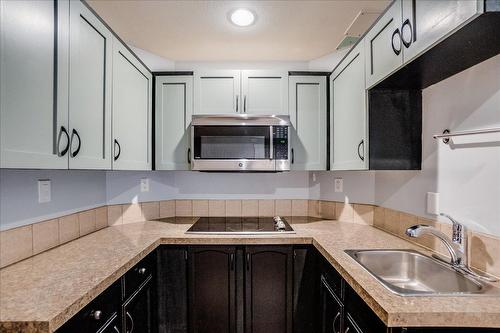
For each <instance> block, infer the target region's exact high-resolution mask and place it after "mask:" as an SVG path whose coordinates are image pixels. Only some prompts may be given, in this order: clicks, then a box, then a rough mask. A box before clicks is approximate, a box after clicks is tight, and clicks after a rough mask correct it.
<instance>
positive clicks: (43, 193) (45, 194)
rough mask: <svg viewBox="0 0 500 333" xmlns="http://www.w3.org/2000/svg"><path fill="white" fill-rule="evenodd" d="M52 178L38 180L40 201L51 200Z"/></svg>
mask: <svg viewBox="0 0 500 333" xmlns="http://www.w3.org/2000/svg"><path fill="white" fill-rule="evenodd" d="M50 187H51V186H50V179H39V180H38V203H46V202H50V200H51V193H50V192H51V191H50Z"/></svg>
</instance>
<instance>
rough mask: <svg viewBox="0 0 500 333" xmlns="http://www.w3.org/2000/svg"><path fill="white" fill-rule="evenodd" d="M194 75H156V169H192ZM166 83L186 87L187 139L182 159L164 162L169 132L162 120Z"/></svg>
mask: <svg viewBox="0 0 500 333" xmlns="http://www.w3.org/2000/svg"><path fill="white" fill-rule="evenodd" d="M193 81H194V80H193V76H191V75H172V76H156V77H155V169H156V170H190V169H191V163H190V159H191V137H190V135H189V134H190V125H191V119H192V116H193ZM165 84H167V85H168V84H170V85H182V86H183V87H184V94H185V95H184V121H183V130H184V138H183V140H185V154H184V155H183V159H182V160H181V161H176V160H173V161H170V162H168V163H162V151H163V144H164V142H165V138H168V135H169V134H168V133H163V130H162V127H161V126H162V122H163V114H162V112H161V111H162V89H161V87H162V86H163V85H165Z"/></svg>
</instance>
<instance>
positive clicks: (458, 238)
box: [406, 213, 467, 266]
mask: <svg viewBox="0 0 500 333" xmlns="http://www.w3.org/2000/svg"><path fill="white" fill-rule="evenodd" d="M441 216H444V217H447V218H448V219H450V220H451V222H452V223H453V236H452V239H451V240H450V239H449V238H448V236H447V235H446V234H444V233H443V232H441V231H439V230H438V229H436V228H434V227H432V226H430V225H426V224H417V225H414V226H412V227H409V228H408V229H407V230H406V235H408V236H409V237H414V238H417V237H420V236H423V235H433V236H435V237H437V238H438V239H439V240H441V241H442V242H443V244H444V246H445V247H446V249H447V250H448V252H449V253H450V257H451V260H450V264H452V265H453V266H460V265H467V252H466V250H464V249H466V246H464V244H466V242H467V237H466V233H465V226H463V225H462V224H460V223H458V222H457V221H456V220H455V219H453V218H452V217H451V216H449V215H447V214H443V213H441ZM455 233H456V234H455Z"/></svg>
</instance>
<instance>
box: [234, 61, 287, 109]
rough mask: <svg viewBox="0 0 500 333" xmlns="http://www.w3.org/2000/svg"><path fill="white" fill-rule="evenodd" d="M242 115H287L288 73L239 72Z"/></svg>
mask: <svg viewBox="0 0 500 333" xmlns="http://www.w3.org/2000/svg"><path fill="white" fill-rule="evenodd" d="M241 96H242V108H241V112H242V113H248V114H261V115H272V114H276V115H279V114H288V72H287V71H265V70H244V71H241Z"/></svg>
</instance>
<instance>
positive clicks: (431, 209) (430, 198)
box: [427, 192, 439, 215]
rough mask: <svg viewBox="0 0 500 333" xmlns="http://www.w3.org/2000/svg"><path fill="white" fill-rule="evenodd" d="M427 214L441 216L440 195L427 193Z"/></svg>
mask: <svg viewBox="0 0 500 333" xmlns="http://www.w3.org/2000/svg"><path fill="white" fill-rule="evenodd" d="M427 214H431V215H439V193H435V192H427Z"/></svg>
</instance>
